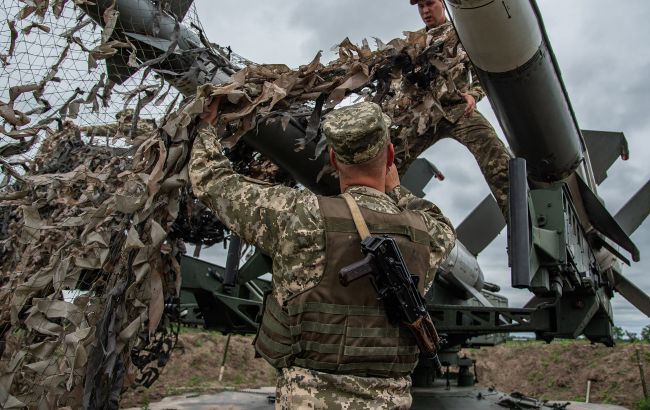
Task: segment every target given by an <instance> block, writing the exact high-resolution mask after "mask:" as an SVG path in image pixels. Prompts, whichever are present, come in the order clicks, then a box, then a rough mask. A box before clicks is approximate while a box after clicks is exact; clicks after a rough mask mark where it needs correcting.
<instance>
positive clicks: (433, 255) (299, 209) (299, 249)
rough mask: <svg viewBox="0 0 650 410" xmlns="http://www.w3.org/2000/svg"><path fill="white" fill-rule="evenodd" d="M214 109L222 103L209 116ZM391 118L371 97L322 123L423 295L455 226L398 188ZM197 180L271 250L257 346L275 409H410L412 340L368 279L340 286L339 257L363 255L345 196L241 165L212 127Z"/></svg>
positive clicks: (193, 166)
mask: <svg viewBox="0 0 650 410" xmlns="http://www.w3.org/2000/svg"><path fill="white" fill-rule="evenodd" d="M215 117H216V105H215V104H213V105H211V108H210V109H209V110H208V112H207V113H206V115H205V116H204V123H211V122H212V121H213V119H214V118H215ZM389 124H390V120H389V119H388V117H387V116H385V115H383V114H382V112H381V109H380V107H379V106H378V105H376V104H373V103H369V102H364V103H360V104H357V105H354V106H350V107H345V108H342V109H339V110H335V111H333V112H332V113H331V114H330V115H329V116H328V117H327V118H326V120H325V121H324V123H323V131H324V133H325V135H326V137H327V138H328V142H329V144H330V158H331V160H332V162H333V166H334V167H335V168H336V169H337V171H338V172H339V177H340V178H339V179H340V182H341V191H342V192H345V193H347V194H349V195H351V197H352V198H353V200H354V202H356V203H357V204H358V206H359V208H360V210H361V213H362V215H363V217H364V219H365V220H366V221H367V222H368V226H369V228H370V231H371V232H372V233H374V234H378V231H377V229H380V230H381V231H380V232H381V233H382V234H384V233H386V234H391V232H393V231H392V230H395V232H400V234H397V235H392V234H391V236H393V237H394V238H395V240H396V241H398V243H399V244H400V247H401V248H402V246H403V248H402V250H403V251H404V252H403V254H404V255H405V260H406V262H407V264H409V269H410V270H412V271H413V273H416V270H415V269H413V267H416V268H418V269H419V270H418V271H417V273H419V274H420V280H419V286H420V290H421V291H422V292H424V291H426V290H427V289H428V288H429V287H430V286H431V284H432V282H433V279H434V275H435V272H436V270H437V268H438V265H439V264H440V263H441V261H442V260H444V258H446V256H447V255H448V253H449V251H450V250H451V248H452V247H453V245H454V241H455V233H454V230H453V228H452V225H451V223H450V222H449V220H448V219H447V218H445V217H444V216H443V215H442V213H441V212H440V210H439V209H438V207H436V206H435V205H434V204H432V203H430V202H428V201H426V200H423V199H420V198H417V197H415V196H414V195H413V194H411V193H410V192H409V191H408V190H406V189H405V188H404V187H401V186H400V185H399V177H398V174H397V170H396V168H395V166H394V165H393V156H394V148H393V146H392V144H390V142H389V141H388V127H389ZM190 178H191V181H192V186H193V189H194V193H195V195H196V196H197V197H198V198H200V199H201V200H202V201H203V202H204V203H205V204H206V205H207V206H209V207H210V208H212V209H213V210H214V211H215V213H216V214H217V216H218V217H219V218H220V219H221V220H222V221H223V223H224V224H225V225H226V226H227V227H228V228H229V229H231V230H232V231H233V232H235V233H237V234H238V235H239V236H240V237H241V238H242V239H243V240H244V241H246V242H248V243H251V244H254V245H255V246H257V247H258V248H260V249H261V250H263V251H264V252H265V253H266V254H268V255H270V256H272V259H273V272H272V275H273V291H272V293H271V294H270V295H269V296H268V297H267V298H266V301H265V309H264V315H263V319H262V324H261V326H260V331H259V332H258V335H257V337H256V342H255V344H256V350H257V351H258V353H260V354H261V355H262V356H263V357H264V358H265V359H267V360H268V361H269V362H270V363H271V364H272V365H274V366H275V367H276V368H277V369H278V372H279V377H278V385H277V394H276V408H280V409H291V408H315V409H339V408H340V409H376V408H387V409H388V408H390V409H407V408H409V407H410V405H411V395H410V387H411V379H410V376H409V374H410V372H411V371H412V369H413V367H414V366H415V363H416V361H417V357H418V354H417V346H416V345H415V340H414V338H413V336H412V335H411V334H410V333H409V332H408V331H406V330H404V329H403V328H402V327H401V326H397V325H392V324H390V323H388V319H387V317H386V312H385V310H384V307H383V306H382V305H381V303H380V302H378V301H377V295H376V293H375V291H374V289H373V288H372V286H371V284H370V282H369V279H368V278H363V279H360V280H358V281H355V282H353V284H354V286H352V285H350V287H349V288H344V287H343V286H342V285H340V283H338V275H337V273H338V270H339V269H340V267H341V264H342V263H344V262H345V263H349V260H358V259H361V258H362V254H361V251H360V244H359V243H360V237H359V235H358V233H357V231H356V230H355V229H354V224H352V220H351V218H350V216H349V213H350V211H349V209H348V208H347V207H346V205H345V201H343V199H341V198H340V197H320V196H317V195H315V194H313V193H312V192H309V191H307V190H297V189H292V188H289V187H286V186H281V185H269V184H266V183H262V182H259V181H256V180H252V179H250V178H247V177H244V176H242V175H239V174H237V173H235V172H234V171H233V170H232V168H231V166H230V163H229V161H228V159H227V158H226V157H225V156H224V155H223V154H222V152H221V147H220V144H219V142H218V138H217V136H216V132H215V130H214V128H212V127H211V126H208V125H203V126H202V127H200V130H199V132H198V135H197V137H196V140H195V142H194V147H193V151H192V159H191V162H190ZM337 213H338V214H337ZM337 216H338V217H337ZM376 220H380V221H384V223H381V224H373V221H376ZM407 225H408V226H407ZM406 228H408V229H406ZM409 235H410V236H409ZM332 238H334V240H333V239H332ZM332 243H334V244H335V246H332V245H331V244H332ZM328 244H330V245H328ZM332 255H338V256H334V257H332ZM339 257H343V258H344V259H345V258H347V259H345V261H344V260H343V259H341V260H338V259H337V258H339ZM334 278H335V279H334Z"/></svg>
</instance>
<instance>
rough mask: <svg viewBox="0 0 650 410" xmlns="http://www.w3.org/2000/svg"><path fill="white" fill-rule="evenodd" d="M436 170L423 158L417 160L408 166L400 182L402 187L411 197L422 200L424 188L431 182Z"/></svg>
mask: <svg viewBox="0 0 650 410" xmlns="http://www.w3.org/2000/svg"><path fill="white" fill-rule="evenodd" d="M436 170H437V168H436V167H435V166H434V165H433V164H432V163H431V162H429V160H427V159H424V158H418V159H416V160H415V161H413V163H412V164H411V165H410V166H409V168H408V170H407V171H406V173H405V174H404V176H403V177H402V180H401V184H402V186H404V187H405V188H406V189H408V190H409V191H411V192H412V193H413V195H415V196H418V197H420V198H424V190H423V189H424V187H425V186H426V185H427V184H428V183H429V181H431V178H433V177H434V176H435V175H436V174H437V172H436Z"/></svg>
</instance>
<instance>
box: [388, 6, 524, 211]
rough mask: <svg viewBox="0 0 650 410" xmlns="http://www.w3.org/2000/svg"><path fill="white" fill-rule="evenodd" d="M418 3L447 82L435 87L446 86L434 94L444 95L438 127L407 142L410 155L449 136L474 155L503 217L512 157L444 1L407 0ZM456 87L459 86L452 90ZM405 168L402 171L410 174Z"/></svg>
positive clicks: (435, 54)
mask: <svg viewBox="0 0 650 410" xmlns="http://www.w3.org/2000/svg"><path fill="white" fill-rule="evenodd" d="M409 1H410V2H411V4H413V5H414V4H417V6H418V11H419V13H420V17H421V18H422V21H423V22H424V24H425V25H426V30H427V45H429V46H435V47H438V48H439V49H438V50H437V51H434V53H433V58H437V59H438V60H439V63H440V64H437V67H438V69H439V70H440V73H439V75H441V76H444V77H445V79H446V81H440V82H436V83H435V86H444V87H447V89H446V90H435V91H434V93H433V94H434V95H440V98H439V101H438V102H439V104H440V106H441V107H442V110H443V112H444V115H443V116H442V119H441V120H440V121H439V122H438V124H437V125H436V126H435V127H431V128H430V129H429V130H428V131H427V132H426V133H424V134H423V135H419V136H418V137H417V138H416V139H415V141H409V144H410V145H409V153H410V155H411V158H412V159H415V158H417V156H418V155H420V154H421V153H422V152H423V151H424V150H426V149H427V148H429V147H430V146H431V145H433V144H435V143H436V142H438V141H439V140H441V139H442V138H446V137H450V138H453V139H455V140H456V141H458V142H460V143H461V144H463V145H464V146H465V147H467V149H468V150H469V151H470V152H471V153H472V155H474V158H475V159H476V162H478V165H479V167H480V168H481V172H482V173H483V176H484V177H485V179H486V181H487V183H488V185H489V187H490V190H491V191H492V194H493V195H494V198H495V199H496V201H497V203H498V205H499V208H500V209H501V212H502V213H503V215H504V217H506V216H507V213H508V212H507V211H508V161H509V160H510V158H511V156H510V153H509V152H508V150H507V148H506V147H505V145H504V144H503V142H502V141H501V140H500V139H499V137H498V136H497V134H496V132H495V131H494V128H493V127H492V125H491V124H490V123H489V122H488V120H487V119H485V117H483V115H481V113H479V112H478V111H477V110H476V103H477V102H478V101H479V100H480V99H481V98H483V97H484V96H485V92H484V91H483V89H482V88H481V85H480V84H479V82H478V79H477V78H476V76H473V73H472V66H471V62H470V61H469V58H468V57H467V54H466V53H465V50H464V49H463V47H462V45H461V44H460V42H459V40H458V36H457V34H456V31H455V30H454V27H453V25H452V24H451V22H449V21H448V20H447V16H446V15H445V7H444V4H443V0H409ZM449 84H453V85H454V86H455V87H449ZM406 165H408V163H407V164H403V165H402V166H401V167H400V172H405V171H406Z"/></svg>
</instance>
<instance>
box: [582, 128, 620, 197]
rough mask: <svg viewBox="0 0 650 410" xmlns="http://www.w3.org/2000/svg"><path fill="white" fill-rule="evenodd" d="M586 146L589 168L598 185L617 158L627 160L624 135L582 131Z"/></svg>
mask: <svg viewBox="0 0 650 410" xmlns="http://www.w3.org/2000/svg"><path fill="white" fill-rule="evenodd" d="M581 132H582V136H583V137H584V139H585V142H586V144H587V150H588V151H589V158H590V159H591V167H592V169H593V171H594V178H595V179H596V183H597V184H599V185H600V183H602V182H603V181H604V180H605V178H607V170H608V169H609V167H611V166H612V164H613V163H614V162H616V160H617V159H618V158H623V159H627V157H628V156H629V151H628V147H627V140H626V139H625V134H623V133H622V132H608V131H590V130H582V131H581Z"/></svg>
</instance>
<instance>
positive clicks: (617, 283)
mask: <svg viewBox="0 0 650 410" xmlns="http://www.w3.org/2000/svg"><path fill="white" fill-rule="evenodd" d="M613 272H614V289H616V291H618V293H620V294H621V295H622V296H623V297H624V298H625V299H626V300H627V301H628V302H630V303H631V304H633V305H634V307H636V308H637V309H639V310H640V311H641V312H643V313H645V315H646V316H648V317H650V297H648V295H646V294H645V292H643V291H642V290H641V289H639V288H638V287H637V286H636V285H635V284H634V283H632V282H630V280H628V279H627V278H626V277H625V276H623V275H622V274H620V273H619V272H616V271H613Z"/></svg>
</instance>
